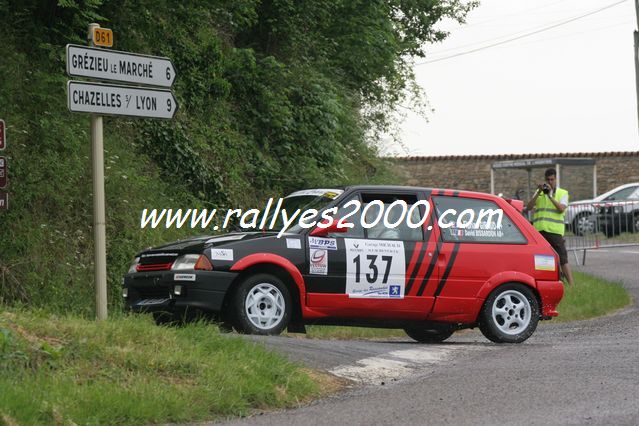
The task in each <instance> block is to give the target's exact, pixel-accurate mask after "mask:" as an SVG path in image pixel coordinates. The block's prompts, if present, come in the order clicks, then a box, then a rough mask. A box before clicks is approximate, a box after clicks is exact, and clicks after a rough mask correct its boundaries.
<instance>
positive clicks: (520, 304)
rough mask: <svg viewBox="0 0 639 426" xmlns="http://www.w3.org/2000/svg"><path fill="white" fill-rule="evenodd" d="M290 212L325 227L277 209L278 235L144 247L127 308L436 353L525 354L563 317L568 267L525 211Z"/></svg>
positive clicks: (384, 194) (480, 207)
mask: <svg viewBox="0 0 639 426" xmlns="http://www.w3.org/2000/svg"><path fill="white" fill-rule="evenodd" d="M402 205H403V206H402ZM280 207H281V210H284V209H285V210H286V211H287V212H289V213H290V212H293V211H295V210H297V209H301V210H306V209H315V210H316V211H317V213H316V214H315V216H313V217H315V218H316V219H318V220H317V223H316V224H315V225H314V226H310V227H309V226H308V225H309V221H308V220H307V221H306V222H305V225H306V226H304V224H303V223H302V222H299V223H295V224H294V225H292V226H291V227H290V228H288V229H286V232H284V233H281V232H279V231H281V228H282V227H283V222H284V221H283V220H282V219H281V218H280V217H278V214H279V211H275V212H271V213H270V216H269V217H268V220H264V221H263V223H267V224H270V225H273V226H270V228H272V229H264V230H259V231H257V232H239V233H230V234H226V235H221V236H207V237H198V238H192V239H188V240H183V241H178V242H175V243H171V244H167V245H164V246H162V247H157V248H153V249H149V250H146V251H144V252H142V253H140V254H139V255H138V256H137V257H136V259H135V261H134V263H133V264H132V265H131V268H130V270H129V272H128V273H127V274H126V275H125V277H124V281H123V286H124V288H123V296H124V298H125V306H126V308H127V309H129V310H132V311H135V312H154V315H156V316H157V317H158V318H160V316H161V315H167V314H168V315H171V316H180V315H185V313H188V312H192V311H203V312H206V313H210V314H213V315H215V316H216V317H217V318H219V319H220V320H221V321H223V322H224V323H226V324H230V325H232V327H233V328H235V329H236V330H237V331H239V332H241V333H251V334H279V333H280V332H282V331H283V330H284V329H285V328H287V327H288V330H289V331H292V332H303V331H304V325H306V324H332V325H353V326H368V327H385V328H402V329H404V330H405V331H406V333H407V334H408V335H409V336H410V337H412V338H413V339H415V340H417V341H419V342H427V343H433V342H441V341H443V340H445V339H447V338H448V337H450V336H451V335H452V334H453V333H454V332H455V331H456V330H459V329H463V328H471V327H479V329H480V330H481V332H482V333H483V334H484V336H486V337H487V338H488V339H490V340H492V341H493V342H498V343H519V342H523V341H524V340H526V339H527V338H528V337H530V336H531V335H532V334H533V332H534V331H535V329H536V327H537V323H538V321H539V320H540V319H541V320H544V319H550V318H552V317H554V316H557V315H558V313H557V311H556V308H557V305H558V303H559V302H560V300H561V298H562V296H563V291H564V289H563V284H562V282H561V281H560V279H559V259H558V257H557V255H556V253H555V252H554V251H553V249H552V248H551V247H550V245H549V244H548V243H547V242H546V240H545V239H544V238H543V237H542V236H541V235H540V234H539V233H538V232H537V231H536V230H535V229H534V228H533V227H532V226H531V225H530V223H528V221H527V220H526V219H525V218H524V217H523V216H522V215H521V209H522V208H523V204H522V203H521V202H520V201H510V200H505V199H502V198H499V197H496V196H494V195H489V194H483V193H476V192H467V191H454V190H440V189H428V188H416V187H398V186H351V187H346V188H337V189H312V190H303V191H297V192H295V193H293V194H291V195H289V196H287V197H285V198H284V199H283V202H282V203H281V206H280ZM328 213H330V214H328ZM398 213H402V214H398ZM264 214H265V215H266V213H264ZM289 216H290V215H289ZM309 217H310V216H309ZM313 217H311V218H313ZM330 217H332V218H334V219H335V220H334V221H327V220H326V219H327V218H330ZM382 217H383V219H384V220H381V219H382ZM319 219H322V220H319ZM376 219H377V221H376ZM389 224H390V225H393V226H389ZM416 224H417V226H416ZM339 225H341V226H342V227H340V226H339ZM344 225H348V226H350V227H349V228H346V227H344ZM278 233H279V237H278Z"/></svg>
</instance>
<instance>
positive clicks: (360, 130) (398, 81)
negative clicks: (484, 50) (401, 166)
mask: <svg viewBox="0 0 639 426" xmlns="http://www.w3.org/2000/svg"><path fill="white" fill-rule="evenodd" d="M474 4H475V2H473V1H463V0H333V1H329V0H207V1H202V0H200V1H196V0H185V1H177V0H152V1H151V0H140V1H130V0H0V15H1V16H3V22H4V25H2V26H1V27H0V42H1V44H2V46H3V60H2V61H0V117H2V118H4V119H5V120H6V121H7V124H8V125H9V132H10V139H9V140H10V141H11V142H10V150H9V151H8V152H9V157H10V167H11V175H10V180H11V191H12V192H13V193H14V195H13V196H12V200H13V201H12V203H11V204H12V207H11V210H10V211H9V212H6V214H2V215H1V216H0V227H2V229H3V238H2V241H0V270H1V271H2V272H3V274H4V275H3V277H4V278H2V277H0V301H3V300H4V301H5V302H6V301H16V300H22V301H24V302H29V303H36V302H37V300H39V299H38V298H40V299H42V300H47V301H57V302H59V303H61V304H62V301H64V300H68V299H70V298H74V297H76V298H80V299H83V300H84V298H86V297H89V298H90V293H91V292H90V291H89V290H87V288H88V287H87V285H86V283H87V282H91V280H92V274H91V262H92V260H91V259H92V244H91V239H92V235H91V226H90V224H91V191H92V188H91V186H90V162H89V156H90V146H89V136H88V118H87V117H86V116H83V115H75V114H71V113H69V112H68V111H67V110H66V107H65V103H66V94H65V84H66V81H67V80H68V77H67V76H66V75H65V57H64V46H65V44H67V43H76V44H85V43H86V36H87V35H86V32H87V27H88V24H89V23H91V22H98V23H100V24H101V25H103V26H105V27H109V28H112V29H113V30H114V34H115V45H114V48H115V49H118V50H125V51H132V52H140V53H146V54H155V55H162V56H167V57H169V58H171V59H172V61H173V63H174V65H175V68H176V69H177V73H178V76H177V80H176V83H175V85H174V88H173V90H174V92H175V94H176V97H177V99H178V102H179V104H180V109H179V111H178V113H177V116H176V118H175V119H174V120H172V121H153V120H143V119H137V120H133V119H126V118H113V119H107V121H106V125H105V129H106V135H105V136H106V142H105V144H106V145H105V149H106V150H107V154H106V158H107V164H106V166H107V172H106V173H107V183H106V185H107V198H108V200H107V215H108V229H107V231H108V235H107V240H108V241H109V262H108V266H109V280H110V287H111V288H112V289H113V290H111V291H112V297H111V299H112V300H116V301H117V299H118V298H117V296H116V295H117V287H118V286H117V284H118V283H119V276H120V275H121V274H122V273H123V272H124V271H125V270H126V268H127V263H128V259H129V258H131V256H132V255H133V254H134V253H135V252H136V250H139V249H141V248H142V247H144V246H146V245H151V244H154V243H157V242H159V241H161V240H163V239H167V238H172V237H175V236H176V234H175V233H174V232H172V231H167V230H165V231H156V232H155V233H148V232H143V231H141V230H140V229H139V227H137V228H136V226H137V225H136V224H138V223H139V215H140V211H141V209H142V208H145V207H151V208H152V207H191V206H197V205H202V206H208V207H218V208H225V207H246V206H249V205H257V203H259V202H260V201H261V200H263V199H264V198H265V197H267V196H276V195H278V194H281V193H283V192H287V191H291V190H293V189H297V188H300V187H310V186H316V187H317V186H324V187H326V186H331V185H339V184H349V183H369V182H385V183H392V179H393V177H392V174H391V173H390V171H389V169H388V166H387V165H386V164H385V162H384V161H382V160H381V159H379V158H378V157H377V151H376V142H377V141H376V140H375V135H377V134H379V133H380V132H383V131H384V130H385V129H386V126H387V125H388V124H389V117H391V116H390V112H391V111H392V110H393V109H394V108H395V107H396V106H397V105H398V104H399V103H400V102H402V101H403V100H404V99H405V97H406V96H410V92H411V82H412V81H413V75H412V71H411V60H412V59H411V58H413V57H419V56H424V55H425V51H424V46H425V44H426V43H432V42H436V41H438V40H441V39H443V38H444V37H445V36H446V35H447V34H446V33H445V32H442V31H440V30H438V29H437V27H436V24H437V22H439V21H440V20H442V19H445V18H449V19H455V20H463V19H464V16H465V14H466V13H467V12H468V11H469V10H470V8H472V7H473V6H474ZM171 203H174V204H173V205H171ZM180 203H182V205H175V204H180ZM184 203H189V205H188V206H186V205H184ZM149 204H159V205H149ZM5 236H6V237H5ZM69 241H72V242H71V243H69ZM43 246H46V247H47V248H48V251H43V250H42V247H43ZM34 264H36V265H37V266H36V267H34V266H33V265H34ZM79 265H82V266H79ZM7 277H10V279H9V278H7ZM78 295H80V296H78ZM40 303H43V302H42V301H41V302H40ZM114 303H116V304H117V302H114Z"/></svg>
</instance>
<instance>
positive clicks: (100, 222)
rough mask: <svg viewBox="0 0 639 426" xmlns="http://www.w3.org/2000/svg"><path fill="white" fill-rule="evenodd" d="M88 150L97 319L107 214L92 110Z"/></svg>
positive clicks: (101, 307)
mask: <svg viewBox="0 0 639 426" xmlns="http://www.w3.org/2000/svg"><path fill="white" fill-rule="evenodd" d="M99 27H100V25H99V24H89V36H88V38H89V46H94V44H93V29H94V28H99ZM91 152H92V158H93V236H94V240H95V247H94V268H95V269H94V271H95V315H96V318H97V319H98V320H105V319H106V318H107V282H106V215H105V211H104V210H105V207H104V206H105V202H104V142H103V131H102V116H101V115H96V114H91Z"/></svg>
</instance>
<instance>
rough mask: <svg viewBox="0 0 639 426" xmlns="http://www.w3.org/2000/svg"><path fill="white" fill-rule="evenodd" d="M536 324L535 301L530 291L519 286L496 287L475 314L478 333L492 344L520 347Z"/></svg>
mask: <svg viewBox="0 0 639 426" xmlns="http://www.w3.org/2000/svg"><path fill="white" fill-rule="evenodd" d="M493 308H495V309H494V312H493ZM538 322H539V303H538V301H537V298H536V297H535V294H534V293H533V291H532V290H531V289H530V287H528V286H526V285H524V284H519V283H508V284H503V285H501V286H499V287H497V288H496V289H495V290H493V291H492V292H491V293H490V295H489V296H488V298H487V299H486V301H485V302H484V306H482V308H481V311H480V313H479V329H480V330H481V332H482V334H483V335H484V336H485V337H486V338H487V339H488V340H491V341H493V342H495V343H521V342H523V341H525V340H526V339H528V338H529V337H530V336H532V334H533V333H534V332H535V329H536V328H537V323H538Z"/></svg>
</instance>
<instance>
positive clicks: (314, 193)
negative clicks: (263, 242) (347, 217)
mask: <svg viewBox="0 0 639 426" xmlns="http://www.w3.org/2000/svg"><path fill="white" fill-rule="evenodd" d="M342 192H343V191H342V190H341V189H309V190H303V191H297V192H294V193H292V194H290V195H288V196H286V197H285V198H284V199H283V200H282V205H281V207H280V208H279V210H277V211H276V210H275V207H273V211H272V212H271V214H270V215H269V216H268V218H267V220H266V221H265V222H264V223H265V224H266V226H265V228H263V229H264V230H265V231H280V230H281V229H282V228H283V227H284V217H283V215H282V211H286V217H287V218H289V220H290V218H291V217H292V216H293V215H295V220H294V221H293V224H290V225H289V228H288V229H287V230H286V232H287V233H289V232H290V233H294V234H298V233H299V232H300V231H302V230H303V229H304V228H302V227H300V226H299V224H298V220H299V217H300V216H301V215H302V213H304V211H306V210H310V209H315V210H317V211H320V210H322V209H323V208H324V207H326V206H327V205H328V204H329V203H331V202H332V201H333V200H335V199H336V198H337V197H339V196H340V195H341V194H342ZM274 204H275V203H274ZM298 210H299V213H296V212H297V211H298ZM274 214H277V217H276V218H275V223H274V225H273V226H272V227H271V226H270V225H271V221H272V220H273V215H274ZM313 220H315V219H313V218H310V217H308V218H305V219H304V221H305V222H306V223H308V222H312V221H313Z"/></svg>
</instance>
